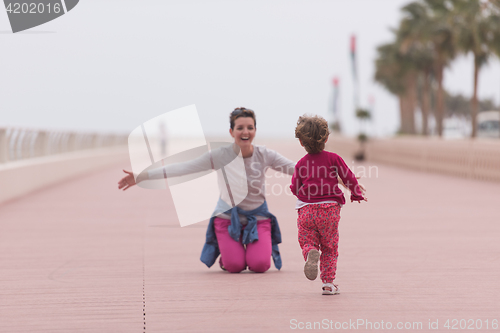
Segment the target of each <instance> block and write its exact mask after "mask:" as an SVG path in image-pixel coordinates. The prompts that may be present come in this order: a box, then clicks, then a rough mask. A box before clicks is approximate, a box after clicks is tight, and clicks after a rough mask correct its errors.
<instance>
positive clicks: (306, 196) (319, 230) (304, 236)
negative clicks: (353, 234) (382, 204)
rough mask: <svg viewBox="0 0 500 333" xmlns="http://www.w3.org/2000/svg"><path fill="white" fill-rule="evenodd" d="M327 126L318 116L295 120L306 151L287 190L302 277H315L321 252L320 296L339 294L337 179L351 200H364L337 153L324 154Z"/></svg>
mask: <svg viewBox="0 0 500 333" xmlns="http://www.w3.org/2000/svg"><path fill="white" fill-rule="evenodd" d="M328 135H329V131H328V123H327V122H326V120H325V119H323V118H321V117H318V116H314V117H311V116H302V117H299V120H298V122H297V127H296V128H295V137H296V138H298V139H299V141H300V144H301V145H302V146H303V147H304V148H305V150H306V151H307V155H306V156H304V157H302V158H301V159H300V160H299V161H298V162H297V164H296V165H295V172H294V174H293V177H292V184H291V185H290V188H291V190H292V193H293V194H294V195H295V196H296V197H297V204H296V207H295V208H296V209H297V210H298V220H297V226H298V229H299V243H300V247H301V248H302V254H303V256H304V259H305V260H306V263H305V266H304V274H305V275H306V277H307V278H308V279H309V280H315V279H316V277H317V275H318V260H319V259H320V252H319V251H321V260H320V262H321V265H320V269H321V280H322V281H323V295H334V294H338V293H339V288H338V286H337V285H335V284H333V280H334V279H335V272H336V270H337V257H338V252H337V250H338V242H339V232H338V225H339V220H340V208H341V206H342V205H343V204H344V203H345V199H344V194H343V192H342V190H341V189H340V188H339V182H338V180H337V176H338V177H340V179H341V180H342V182H343V183H344V184H345V186H346V187H347V188H349V190H350V191H351V202H352V201H358V202H360V201H362V200H364V201H367V200H366V198H364V197H363V190H364V189H363V188H362V187H361V186H360V185H359V184H358V181H357V180H356V176H355V175H354V174H353V172H352V171H351V170H350V169H349V167H348V166H347V165H346V163H345V162H344V160H343V159H342V158H341V157H340V156H339V155H337V154H334V153H330V152H328V151H325V150H324V149H325V143H326V142H327V141H328Z"/></svg>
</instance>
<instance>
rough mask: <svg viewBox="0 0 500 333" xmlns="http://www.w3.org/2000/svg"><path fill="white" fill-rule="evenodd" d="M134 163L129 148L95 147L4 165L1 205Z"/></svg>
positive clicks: (0, 168) (0, 177)
mask: <svg viewBox="0 0 500 333" xmlns="http://www.w3.org/2000/svg"><path fill="white" fill-rule="evenodd" d="M127 162H128V163H130V160H129V158H128V149H127V146H126V145H122V146H115V147H106V148H94V149H87V150H81V151H75V152H68V153H63V154H58V155H51V156H44V157H35V158H30V159H26V160H20V161H14V162H9V163H3V164H0V203H2V202H5V201H7V200H10V199H14V198H17V197H20V196H22V195H25V194H27V193H29V192H32V191H35V190H38V189H41V188H43V187H46V186H49V185H52V184H55V183H58V182H61V181H64V180H68V179H71V178H74V177H78V176H81V175H82V174H85V173H88V172H92V171H95V170H98V169H100V168H104V167H106V166H109V165H113V164H116V165H118V164H119V163H123V164H125V163H127Z"/></svg>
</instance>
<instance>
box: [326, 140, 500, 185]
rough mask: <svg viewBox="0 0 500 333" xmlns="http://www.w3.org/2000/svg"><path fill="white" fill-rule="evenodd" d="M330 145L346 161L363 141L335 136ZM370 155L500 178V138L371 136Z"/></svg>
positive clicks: (431, 169) (430, 168)
mask: <svg viewBox="0 0 500 333" xmlns="http://www.w3.org/2000/svg"><path fill="white" fill-rule="evenodd" d="M328 147H329V148H330V149H332V151H335V152H337V151H338V152H339V154H340V155H341V156H342V157H343V158H344V159H345V160H346V161H352V159H353V156H354V154H355V152H356V151H357V150H358V149H359V144H358V143H357V141H356V139H354V138H346V137H338V136H332V137H331V138H330V140H329V146H328ZM366 157H367V161H368V162H369V163H373V162H380V163H386V164H390V165H395V166H400V167H406V168H412V169H416V170H421V171H426V172H439V173H444V174H449V175H455V176H460V177H464V178H471V179H481V180H493V181H500V140H493V139H475V140H470V139H464V140H443V139H438V138H425V137H398V138H390V139H371V140H370V141H369V142H368V143H367V145H366Z"/></svg>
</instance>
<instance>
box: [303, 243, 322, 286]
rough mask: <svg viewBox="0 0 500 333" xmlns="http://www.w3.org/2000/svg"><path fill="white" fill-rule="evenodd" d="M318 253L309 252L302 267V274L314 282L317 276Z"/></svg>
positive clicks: (315, 251)
mask: <svg viewBox="0 0 500 333" xmlns="http://www.w3.org/2000/svg"><path fill="white" fill-rule="evenodd" d="M318 261H319V251H318V250H311V251H309V253H308V254H307V261H306V264H305V265H304V274H305V275H306V278H308V279H309V280H315V279H316V277H317V276H318Z"/></svg>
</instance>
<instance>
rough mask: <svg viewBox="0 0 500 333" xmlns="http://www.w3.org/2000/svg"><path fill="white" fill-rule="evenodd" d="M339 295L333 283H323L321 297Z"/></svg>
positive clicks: (337, 287)
mask: <svg viewBox="0 0 500 333" xmlns="http://www.w3.org/2000/svg"><path fill="white" fill-rule="evenodd" d="M336 294H340V290H339V286H337V285H336V284H333V283H323V295H336Z"/></svg>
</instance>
